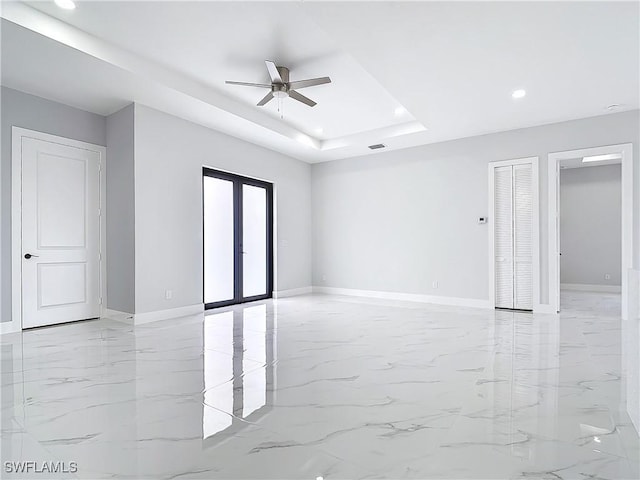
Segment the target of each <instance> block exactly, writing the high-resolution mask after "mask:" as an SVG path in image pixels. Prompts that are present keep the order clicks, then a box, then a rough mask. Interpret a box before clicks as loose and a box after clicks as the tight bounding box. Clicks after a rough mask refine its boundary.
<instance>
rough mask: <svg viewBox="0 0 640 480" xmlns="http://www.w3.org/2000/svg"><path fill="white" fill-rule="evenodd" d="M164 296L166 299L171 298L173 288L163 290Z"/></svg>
mask: <svg viewBox="0 0 640 480" xmlns="http://www.w3.org/2000/svg"><path fill="white" fill-rule="evenodd" d="M164 298H165V299H166V300H171V299H172V298H173V290H165V291H164Z"/></svg>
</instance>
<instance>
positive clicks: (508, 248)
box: [494, 163, 533, 310]
mask: <svg viewBox="0 0 640 480" xmlns="http://www.w3.org/2000/svg"><path fill="white" fill-rule="evenodd" d="M532 181H533V170H532V165H531V164H530V163H528V164H519V165H509V166H504V167H497V168H495V169H494V202H495V222H494V235H495V242H494V245H495V294H496V305H495V306H496V307H497V308H510V309H518V310H531V309H533V262H532V259H533V223H532V220H533V190H532Z"/></svg>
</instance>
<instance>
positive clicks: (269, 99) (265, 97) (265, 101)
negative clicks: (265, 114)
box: [258, 92, 273, 107]
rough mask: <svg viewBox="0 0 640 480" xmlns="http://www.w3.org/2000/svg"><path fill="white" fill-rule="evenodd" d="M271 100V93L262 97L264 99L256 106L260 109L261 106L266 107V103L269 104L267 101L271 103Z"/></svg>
mask: <svg viewBox="0 0 640 480" xmlns="http://www.w3.org/2000/svg"><path fill="white" fill-rule="evenodd" d="M272 98H273V92H269V93H267V94H266V95H265V96H264V98H263V99H262V100H260V101H259V102H258V106H259V107H261V106H263V105H266V104H267V103H269V101H271V99H272Z"/></svg>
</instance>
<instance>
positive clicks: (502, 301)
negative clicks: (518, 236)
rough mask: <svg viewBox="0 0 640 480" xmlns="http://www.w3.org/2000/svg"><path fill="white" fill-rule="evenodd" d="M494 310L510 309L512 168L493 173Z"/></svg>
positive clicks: (502, 168) (500, 168) (511, 300)
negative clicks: (496, 308)
mask: <svg viewBox="0 0 640 480" xmlns="http://www.w3.org/2000/svg"><path fill="white" fill-rule="evenodd" d="M494 176H495V177H494V195H495V198H494V202H495V217H496V218H495V220H494V235H495V243H494V245H495V275H496V279H495V286H496V305H495V306H496V307H498V308H513V180H512V177H513V169H512V167H511V166H506V167H497V168H495V170H494Z"/></svg>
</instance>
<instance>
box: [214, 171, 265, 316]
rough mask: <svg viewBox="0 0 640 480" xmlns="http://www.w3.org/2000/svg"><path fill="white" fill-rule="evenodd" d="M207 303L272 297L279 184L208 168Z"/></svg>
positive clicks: (238, 301)
mask: <svg viewBox="0 0 640 480" xmlns="http://www.w3.org/2000/svg"><path fill="white" fill-rule="evenodd" d="M202 192H203V213H204V292H203V294H204V304H205V308H215V307H223V306H225V305H233V304H236V303H244V302H251V301H254V300H261V299H264V298H271V296H272V293H273V185H272V184H271V183H268V182H263V181H260V180H256V179H253V178H248V177H242V176H239V175H234V174H231V173H226V172H220V171H217V170H212V169H210V168H204V169H203V180H202Z"/></svg>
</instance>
